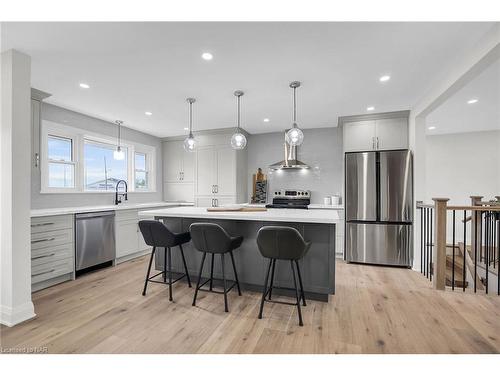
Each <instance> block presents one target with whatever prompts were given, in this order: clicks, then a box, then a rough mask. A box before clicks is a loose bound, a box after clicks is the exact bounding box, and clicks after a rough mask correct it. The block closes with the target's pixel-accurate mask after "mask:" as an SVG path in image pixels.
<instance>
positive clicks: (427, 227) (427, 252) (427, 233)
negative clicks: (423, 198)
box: [425, 208, 429, 278]
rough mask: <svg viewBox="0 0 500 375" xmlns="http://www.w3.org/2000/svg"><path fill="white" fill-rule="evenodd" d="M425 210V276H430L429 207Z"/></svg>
mask: <svg viewBox="0 0 500 375" xmlns="http://www.w3.org/2000/svg"><path fill="white" fill-rule="evenodd" d="M425 211H426V212H425V268H426V270H425V277H427V278H429V208H426V209H425Z"/></svg>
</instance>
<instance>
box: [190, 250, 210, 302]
mask: <svg viewBox="0 0 500 375" xmlns="http://www.w3.org/2000/svg"><path fill="white" fill-rule="evenodd" d="M206 257H207V253H203V257H202V258H201V264H200V272H199V273H198V281H197V282H196V289H195V291H194V298H193V306H196V296H197V295H198V289H200V283H201V274H202V272H203V263H205V258H206Z"/></svg>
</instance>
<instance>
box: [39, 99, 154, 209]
mask: <svg viewBox="0 0 500 375" xmlns="http://www.w3.org/2000/svg"><path fill="white" fill-rule="evenodd" d="M42 119H43V120H48V121H53V122H56V123H59V124H63V125H66V126H74V127H77V128H80V129H85V130H88V131H89V132H92V133H97V134H102V135H106V136H112V137H115V136H116V135H117V128H116V125H115V124H112V123H109V122H106V121H102V120H100V119H96V118H94V117H90V116H86V115H84V114H81V113H78V112H74V111H70V110H68V109H65V108H61V107H58V106H55V105H51V104H48V103H43V104H42ZM122 139H124V140H130V141H134V142H138V143H142V144H145V145H150V146H153V147H155V149H156V192H154V193H142V192H133V193H130V194H129V196H128V198H129V202H130V203H145V202H159V201H162V200H163V184H162V181H163V176H162V173H163V168H162V142H161V139H160V138H157V137H154V136H152V135H149V134H145V133H141V132H138V131H136V130H132V129H129V128H126V127H123V128H122ZM34 142H39V140H38V139H34ZM32 160H33V159H32ZM32 180H33V183H32V187H31V208H33V209H37V208H52V207H73V206H86V205H109V204H113V202H114V193H112V192H108V193H68V194H41V193H40V184H41V181H40V168H33V170H32Z"/></svg>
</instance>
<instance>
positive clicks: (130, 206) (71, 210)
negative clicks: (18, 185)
mask: <svg viewBox="0 0 500 375" xmlns="http://www.w3.org/2000/svg"><path fill="white" fill-rule="evenodd" d="M193 205H194V204H193V203H189V202H149V203H128V202H127V203H120V204H118V205H114V204H112V205H111V204H110V205H106V206H104V205H101V206H79V207H60V208H42V209H38V210H31V217H41V216H53V215H70V214H77V213H80V212H99V211H119V210H134V209H135V210H141V209H148V208H154V207H177V206H193Z"/></svg>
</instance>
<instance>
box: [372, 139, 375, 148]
mask: <svg viewBox="0 0 500 375" xmlns="http://www.w3.org/2000/svg"><path fill="white" fill-rule="evenodd" d="M372 150H375V137H372Z"/></svg>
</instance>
